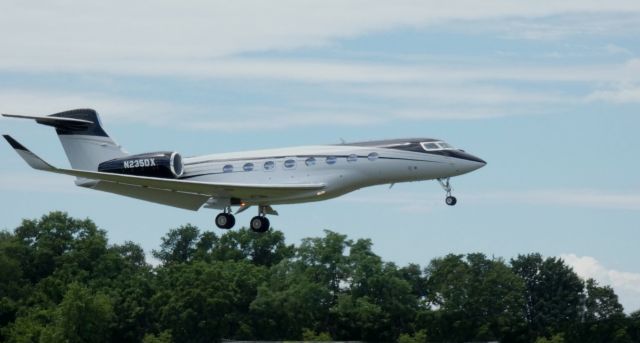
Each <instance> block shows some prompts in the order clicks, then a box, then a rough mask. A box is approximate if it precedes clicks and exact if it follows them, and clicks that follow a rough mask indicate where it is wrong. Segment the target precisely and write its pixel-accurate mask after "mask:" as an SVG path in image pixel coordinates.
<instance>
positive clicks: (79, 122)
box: [2, 113, 93, 127]
mask: <svg viewBox="0 0 640 343" xmlns="http://www.w3.org/2000/svg"><path fill="white" fill-rule="evenodd" d="M2 116H3V117H8V118H20V119H33V120H35V121H36V122H37V123H38V124H44V125H49V126H53V127H62V126H65V127H66V126H69V125H72V126H73V125H76V126H79V127H88V126H90V125H93V122H92V121H89V120H84V119H74V118H64V117H50V116H25V115H21V114H6V113H3V114H2Z"/></svg>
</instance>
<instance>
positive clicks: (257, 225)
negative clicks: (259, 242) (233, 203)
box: [249, 216, 269, 233]
mask: <svg viewBox="0 0 640 343" xmlns="http://www.w3.org/2000/svg"><path fill="white" fill-rule="evenodd" d="M249 226H250V227H251V230H253V231H254V232H261V233H262V232H267V231H268V230H269V219H267V217H262V216H255V217H253V218H251V222H250V223H249Z"/></svg>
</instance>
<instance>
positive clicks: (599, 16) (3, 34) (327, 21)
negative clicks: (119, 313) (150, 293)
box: [0, 0, 640, 311]
mask: <svg viewBox="0 0 640 343" xmlns="http://www.w3.org/2000/svg"><path fill="white" fill-rule="evenodd" d="M638 23H640V3H639V2H637V1H608V2H606V3H604V2H602V1H592V0H580V1H574V0H571V1H563V2H561V3H558V2H554V1H546V0H545V1H535V2H522V1H506V0H487V1H483V2H481V3H480V2H477V1H448V2H446V3H442V2H439V1H393V2H385V1H380V2H377V1H372V2H363V1H327V0H325V1H305V2H301V1H280V2H262V1H233V2H214V1H195V2H190V3H189V4H188V5H185V4H178V3H177V2H175V3H174V2H170V1H157V2H154V3H153V5H150V4H148V3H134V4H131V3H129V2H121V3H119V2H118V1H115V2H109V4H106V3H105V4H102V3H97V2H96V3H93V2H82V3H77V4H73V3H71V2H66V1H52V2H48V3H47V4H29V3H24V2H19V1H4V2H2V4H0V42H2V53H0V109H1V111H2V112H3V113H16V114H39V115H44V114H50V113H55V112H58V111H62V110H66V109H72V108H80V107H90V108H94V109H96V110H97V111H98V112H99V113H100V114H101V116H102V119H103V123H104V125H105V127H106V130H107V132H108V133H109V134H110V135H111V136H112V137H114V138H115V139H116V140H117V141H118V142H119V143H120V144H122V145H123V146H124V147H125V148H126V149H127V150H128V151H130V152H146V151H154V150H176V151H179V152H181V153H182V154H184V155H198V154H205V153H215V152H230V151H238V150H245V149H259V148H266V147H285V146H293V145H305V144H321V143H338V142H340V140H341V139H344V140H346V141H356V140H367V139H384V138H399V137H412V136H427V137H437V138H442V139H445V140H446V141H448V142H450V143H452V144H453V145H455V146H457V147H460V148H463V149H465V150H467V151H469V152H471V153H473V154H475V155H478V156H480V157H482V158H483V159H485V160H487V162H488V165H487V166H486V167H485V168H483V169H481V170H479V171H477V172H474V173H472V174H469V175H464V176H461V177H459V178H455V179H454V180H453V186H454V189H455V191H454V194H455V195H456V196H457V197H458V199H459V204H458V206H456V207H455V208H449V207H448V206H446V205H445V204H444V194H443V191H442V190H441V189H440V187H439V186H438V185H437V183H436V182H422V183H410V184H398V185H395V186H394V187H393V188H392V189H389V188H388V186H380V187H373V188H369V189H364V190H360V191H358V192H355V193H352V194H349V195H347V196H344V197H342V198H338V199H335V200H331V201H328V202H322V203H310V204H301V205H292V206H279V207H278V208H277V210H278V211H279V212H280V216H278V217H274V218H272V225H273V226H274V227H275V228H277V229H279V230H282V231H284V232H285V234H286V236H287V238H288V240H289V241H291V242H295V243H297V242H299V240H300V239H301V238H303V237H310V236H319V235H322V234H323V230H324V229H330V230H334V231H338V232H341V233H344V234H347V235H349V237H351V238H360V237H367V238H372V239H373V242H374V247H375V250H376V252H377V253H379V254H380V255H382V256H383V257H384V258H385V259H387V260H391V261H395V262H397V263H398V264H406V263H409V262H415V263H420V264H421V265H426V264H427V263H428V262H429V260H430V259H432V258H434V257H437V256H442V255H444V254H447V253H450V252H453V253H469V252H476V251H479V252H484V253H486V254H487V255H490V256H501V257H505V258H507V259H508V258H510V257H514V256H516V255H517V254H521V253H529V252H541V253H543V254H544V255H546V256H562V257H563V258H564V259H565V260H566V261H567V263H569V264H571V265H572V266H573V267H574V268H575V270H576V271H577V272H578V273H579V274H580V275H581V276H583V277H594V278H596V279H597V280H598V281H599V282H600V283H602V284H608V285H611V286H613V287H614V288H615V289H616V291H617V293H618V294H619V295H620V298H621V301H622V303H623V304H624V305H625V308H626V310H627V311H633V310H637V309H640V264H639V263H638V261H640V249H638V243H639V242H640V231H639V229H640V227H639V224H640V178H639V177H638V172H637V170H638V168H639V167H640V161H639V160H638V159H637V158H636V155H637V150H638V148H640V138H639V137H640V136H639V135H638V128H640V119H639V115H638V113H639V110H640V38H639V37H640V25H638ZM0 128H1V131H2V133H11V134H12V135H14V136H15V137H16V138H17V139H19V140H21V141H22V142H23V143H24V144H25V145H26V146H28V147H29V148H31V149H32V150H33V151H35V152H36V153H38V154H40V155H41V156H43V157H44V158H45V159H47V160H49V161H50V162H52V163H54V164H56V165H61V166H66V165H68V162H67V160H66V157H65V155H64V153H63V151H62V148H61V146H60V144H59V143H58V140H57V138H56V136H55V134H54V133H53V132H52V130H51V129H50V128H47V127H43V126H38V125H35V124H33V123H30V122H25V121H17V120H9V119H2V120H0ZM0 159H2V161H4V163H3V164H2V167H0V207H1V208H2V209H3V210H2V211H3V215H2V218H3V222H2V224H1V225H2V226H0V228H1V227H4V228H6V229H12V228H14V227H16V226H17V225H18V224H19V223H20V220H21V219H22V218H34V217H39V216H40V215H42V214H43V213H46V212H48V211H51V210H63V211H67V212H69V213H70V214H71V215H73V216H76V217H90V218H92V219H94V220H95V221H96V222H97V224H98V225H99V226H100V227H102V228H104V229H106V230H107V231H108V234H109V238H110V240H111V241H112V242H114V243H116V242H123V241H127V240H131V241H134V242H138V243H140V244H142V246H143V247H144V248H145V249H146V250H147V251H150V250H151V249H153V248H156V247H157V246H158V244H159V242H160V237H161V236H162V235H163V234H164V233H165V232H166V231H167V230H168V229H169V228H173V227H176V226H178V225H181V224H184V223H187V222H190V223H193V224H196V225H198V226H199V227H200V228H201V229H206V230H209V229H212V230H213V229H214V225H213V218H214V216H215V214H216V212H214V211H210V210H201V211H199V212H190V211H185V210H179V209H173V208H170V207H164V206H161V205H155V204H150V203H145V202H140V201H136V200H130V199H127V198H121V197H117V196H113V195H109V194H103V193H99V192H92V191H89V190H85V189H79V188H75V187H74V186H73V181H72V179H71V178H69V177H65V176H59V175H47V174H43V173H38V172H36V171H33V170H31V169H28V167H27V166H26V165H25V164H24V163H23V162H22V161H21V160H20V159H19V158H18V156H17V155H16V154H15V153H14V152H13V151H12V150H11V149H10V148H9V147H8V146H5V147H4V148H0ZM252 215H253V213H248V212H247V213H245V214H242V215H240V216H239V217H238V222H239V223H240V224H243V223H245V222H248V220H249V219H250V217H251V216H252Z"/></svg>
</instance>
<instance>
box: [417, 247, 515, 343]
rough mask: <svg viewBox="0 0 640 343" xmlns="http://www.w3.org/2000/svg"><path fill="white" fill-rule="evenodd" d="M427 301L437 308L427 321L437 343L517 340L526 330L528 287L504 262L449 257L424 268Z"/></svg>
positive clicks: (484, 257) (475, 256) (437, 260)
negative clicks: (525, 297)
mask: <svg viewBox="0 0 640 343" xmlns="http://www.w3.org/2000/svg"><path fill="white" fill-rule="evenodd" d="M426 273H427V278H428V293H429V295H428V298H429V300H430V302H431V303H432V304H433V305H434V306H435V307H436V308H437V310H434V311H431V312H430V313H428V314H427V316H426V318H425V321H426V323H427V325H428V326H429V327H430V330H428V331H429V332H430V336H432V337H433V338H436V340H452V341H493V340H509V341H513V340H516V338H517V337H518V335H519V333H520V330H521V328H523V327H524V321H523V312H522V311H523V306H524V299H523V293H524V284H523V282H522V280H521V279H520V278H519V277H518V276H517V275H515V274H514V273H513V271H512V270H511V269H510V268H509V266H507V265H506V264H505V263H504V262H503V261H502V260H499V259H498V260H496V259H488V258H487V257H486V256H484V255H483V254H469V255H467V256H466V257H465V256H463V255H447V256H446V257H444V258H439V259H435V260H433V261H431V263H430V264H429V266H428V267H427V268H426Z"/></svg>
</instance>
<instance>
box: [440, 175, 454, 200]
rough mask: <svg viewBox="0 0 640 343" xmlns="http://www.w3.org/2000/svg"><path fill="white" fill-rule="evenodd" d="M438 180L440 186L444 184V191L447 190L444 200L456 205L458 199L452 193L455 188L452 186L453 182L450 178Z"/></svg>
mask: <svg viewBox="0 0 640 343" xmlns="http://www.w3.org/2000/svg"><path fill="white" fill-rule="evenodd" d="M438 182H439V183H440V186H442V189H444V191H445V192H447V197H446V198H445V199H444V202H445V203H446V204H447V205H449V206H455V204H457V203H458V199H456V197H454V196H452V195H451V191H452V190H453V188H451V183H449V178H446V179H438Z"/></svg>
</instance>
